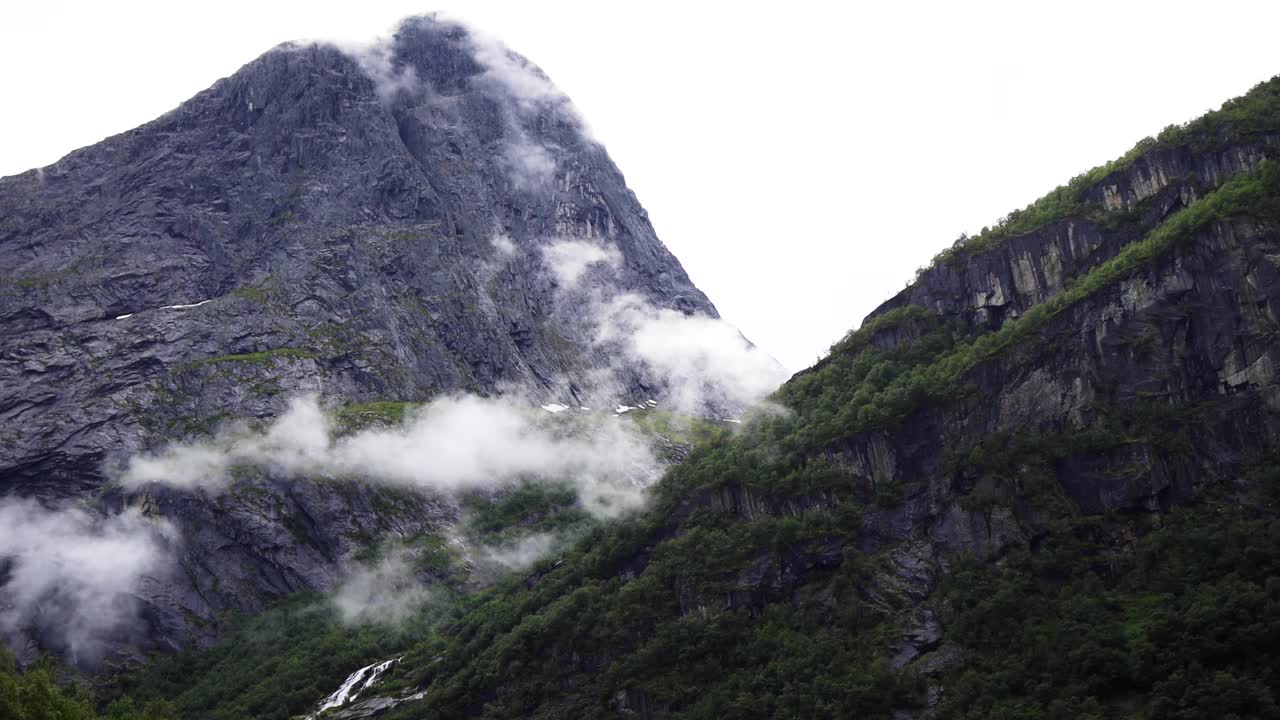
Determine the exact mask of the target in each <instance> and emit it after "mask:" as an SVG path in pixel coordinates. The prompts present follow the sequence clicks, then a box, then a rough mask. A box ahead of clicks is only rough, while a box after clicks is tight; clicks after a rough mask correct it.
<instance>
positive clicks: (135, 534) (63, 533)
mask: <svg viewBox="0 0 1280 720" xmlns="http://www.w3.org/2000/svg"><path fill="white" fill-rule="evenodd" d="M0 528H3V531H0V581H2V582H0V631H3V632H4V633H5V634H6V635H10V634H15V633H18V632H19V631H21V630H23V629H30V628H33V629H35V630H36V631H37V632H38V633H39V634H40V635H42V636H43V637H46V638H50V637H51V638H52V639H53V640H54V642H56V643H57V644H59V645H61V646H62V647H63V648H65V650H66V652H67V654H68V655H69V656H70V658H71V659H72V660H73V661H77V662H92V661H95V660H97V659H98V657H99V655H100V653H101V651H102V643H103V641H104V640H106V638H107V637H108V636H109V635H110V634H111V633H113V632H114V631H116V630H117V629H118V628H120V627H121V626H123V625H125V624H127V623H129V622H132V621H134V620H136V617H137V616H136V606H135V605H134V604H133V603H132V602H131V598H130V594H131V593H132V592H134V590H135V589H136V588H137V586H138V584H139V583H140V582H141V581H143V579H144V578H145V577H147V576H149V575H154V574H156V573H158V572H160V571H162V570H163V568H164V567H165V565H166V563H167V562H168V556H167V553H168V547H167V545H168V544H169V543H170V542H171V541H172V540H173V539H174V537H175V531H174V530H173V528H172V527H171V526H170V525H169V524H168V523H167V522H164V521H161V520H152V519H148V518H145V517H143V516H142V514H141V513H139V512H138V511H137V510H133V509H130V510H126V511H125V512H123V513H120V514H118V515H110V516H105V517H103V516H97V515H93V514H91V513H89V512H86V511H85V510H82V509H79V508H67V509H63V510H51V509H48V508H45V507H44V506H42V505H40V504H39V503H37V502H35V501H33V500H26V499H17V498H6V499H3V500H0Z"/></svg>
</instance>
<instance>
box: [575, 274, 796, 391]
mask: <svg viewBox="0 0 1280 720" xmlns="http://www.w3.org/2000/svg"><path fill="white" fill-rule="evenodd" d="M595 323H596V334H595V341H596V342H597V343H598V344H604V345H613V346H620V347H621V348H622V351H623V352H624V353H625V354H626V355H627V356H628V357H630V358H633V359H635V360H639V361H640V362H642V363H644V364H645V365H646V366H648V367H649V368H650V369H651V370H652V371H653V372H654V373H655V374H656V375H657V376H658V377H659V378H660V379H661V380H663V381H665V382H666V383H667V388H668V390H667V402H668V403H669V404H671V405H673V406H674V407H675V408H676V409H678V410H681V411H682V412H686V413H689V414H696V413H699V412H701V411H702V410H703V408H704V407H705V406H706V405H707V404H712V405H719V406H729V407H731V408H732V409H734V410H735V411H741V410H742V409H745V408H747V407H750V406H752V405H754V404H756V403H758V402H759V401H761V400H762V399H763V398H764V397H765V396H766V395H768V394H769V393H771V392H773V391H774V390H775V389H777V387H778V386H779V385H780V384H781V383H782V382H783V381H785V380H786V378H787V374H786V371H785V369H784V368H783V367H782V366H781V365H780V364H779V363H778V361H777V360H774V359H773V358H772V357H771V356H770V355H769V354H768V353H766V352H764V351H763V350H761V349H760V348H757V347H755V346H754V345H752V344H751V343H750V342H748V341H747V339H746V338H745V337H743V336H742V333H741V332H739V331H738V329H737V328H735V327H734V326H732V325H730V324H729V323H727V322H725V321H723V320H720V319H717V318H711V317H707V316H705V315H686V314H684V313H681V312H679V311H676V310H671V309H668V308H659V307H655V306H653V305H652V304H651V303H649V302H648V301H646V300H645V299H644V298H642V297H640V296H638V295H635V294H630V293H628V294H623V295H619V296H617V297H614V298H612V299H610V300H607V301H601V302H600V303H598V305H597V307H596V312H595Z"/></svg>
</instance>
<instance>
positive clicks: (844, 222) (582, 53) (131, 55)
mask: <svg viewBox="0 0 1280 720" xmlns="http://www.w3.org/2000/svg"><path fill="white" fill-rule="evenodd" d="M429 10H444V11H446V12H447V13H448V14H450V15H451V16H453V17H455V18H459V19H462V20H464V21H468V22H470V23H472V24H474V25H476V26H478V27H480V28H482V29H484V30H486V31H488V32H490V33H492V34H494V35H496V36H498V37H499V38H501V39H503V40H505V41H506V42H507V44H508V45H510V46H511V47H512V48H513V49H515V50H516V51H518V52H520V53H522V54H524V55H525V56H527V57H529V58H530V59H531V60H533V61H534V62H536V63H538V64H539V65H540V66H542V68H543V69H544V70H546V71H547V73H548V74H549V75H550V76H551V78H552V79H553V80H554V81H555V82H556V83H557V84H558V85H559V86H560V87H561V88H562V89H563V90H564V91H565V92H566V93H568V94H569V96H570V97H572V98H573V100H574V101H575V103H576V105H577V106H578V109H579V110H580V111H581V113H582V115H583V117H584V118H585V119H586V121H587V123H588V124H589V125H590V126H591V128H592V130H593V132H594V134H595V136H596V137H597V138H598V139H600V140H601V141H602V142H604V143H605V145H606V146H607V147H608V149H609V152H610V154H611V155H612V156H613V159H614V161H615V162H616V163H617V164H618V166H619V167H620V168H621V169H622V171H623V173H624V174H625V175H626V177H627V181H628V184H629V185H630V186H631V188H632V189H633V190H635V192H636V194H637V195H638V196H639V197H640V201H641V202H642V203H643V204H644V205H645V207H646V208H647V209H648V210H649V214H650V217H651V218H652V220H653V223H654V225H655V226H656V228H657V230H658V235H659V237H661V238H662V240H663V241H664V242H665V243H666V244H667V246H668V247H670V248H671V250H672V251H673V252H674V253H675V254H676V256H677V257H679V258H680V260H681V262H683V264H684V266H685V268H686V269H687V270H688V272H689V274H690V276H692V278H693V280H694V282H695V283H697V285H698V286H699V287H701V288H702V289H703V290H704V291H705V292H706V293H707V294H708V295H709V296H710V297H711V299H712V301H713V302H715V303H716V305H717V306H718V307H719V308H720V311H721V313H722V314H723V315H724V317H725V318H727V319H728V320H730V321H731V322H733V323H735V324H736V325H738V326H739V327H740V328H741V329H742V331H743V332H744V333H745V334H746V335H747V336H748V337H749V338H751V339H752V340H753V341H755V342H756V343H757V344H759V345H761V346H762V347H764V348H765V349H766V350H768V351H769V352H770V353H772V354H773V355H774V356H775V357H777V358H778V359H779V360H780V361H781V362H782V363H783V364H784V365H786V366H787V367H788V368H790V369H792V370H798V369H801V368H803V367H805V366H807V365H809V364H811V363H812V362H813V361H814V360H815V359H817V358H818V357H819V356H820V355H822V354H823V353H824V352H825V351H826V349H827V347H828V346H829V345H830V344H831V343H832V342H833V341H835V340H836V339H838V338H839V337H840V336H841V335H842V334H843V333H844V332H845V331H847V330H848V329H850V328H852V327H855V326H857V325H858V323H860V322H861V320H862V318H863V317H864V316H865V315H866V314H867V313H868V312H869V311H871V310H872V309H874V308H875V307H876V306H877V305H879V304H880V303H881V302H883V301H884V300H886V299H887V298H889V297H890V296H891V295H892V294H893V293H895V292H897V291H898V290H900V289H901V288H902V287H903V286H904V285H905V284H906V281H907V280H909V279H910V278H911V277H912V275H913V272H914V270H915V268H916V267H917V266H920V265H924V264H927V263H928V262H929V260H930V258H931V257H932V256H933V255H934V254H935V253H936V252H938V251H939V250H941V249H942V248H943V247H945V246H947V245H949V244H950V243H951V241H952V240H954V239H955V237H956V236H957V235H958V234H959V233H960V232H961V231H969V232H973V231H976V230H978V229H979V228H981V227H982V226H983V225H985V224H989V223H990V222H992V221H993V220H995V219H996V218H997V217H999V216H1001V215H1003V214H1004V213H1006V212H1007V211H1009V210H1010V209H1013V208H1016V207H1021V206H1023V205H1026V204H1027V203H1029V202H1031V201H1032V200H1034V199H1035V198H1036V197H1038V196H1040V195H1042V194H1044V193H1045V192H1046V191H1048V190H1050V189H1052V188H1053V187H1054V186H1055V185H1058V184H1061V183H1062V182H1065V181H1066V180H1067V179H1069V178H1070V177H1071V176H1072V175H1075V174H1077V173H1079V172H1082V171H1084V170H1086V169H1088V168H1089V167H1092V166H1094V165H1098V164H1100V163H1103V162H1105V161H1107V160H1109V159H1111V158H1113V157H1116V156H1118V155H1120V154H1122V153H1124V151H1125V150H1127V149H1128V148H1129V147H1130V146H1131V145H1132V144H1133V143H1134V142H1135V141H1137V140H1138V139H1139V138H1141V137H1143V136H1145V135H1152V134H1155V133H1156V132H1158V131H1159V130H1160V129H1161V128H1162V127H1164V126H1165V125H1168V124H1170V123H1173V122H1183V121H1186V120H1189V119H1191V118H1193V117H1195V116H1196V115H1199V114H1201V113H1202V112H1204V111H1205V110H1208V109H1211V108H1215V107H1217V106H1218V105H1219V104H1221V102H1222V101H1223V100H1225V99H1227V98H1230V97H1233V96H1236V95H1239V94H1241V93H1243V92H1245V91H1247V90H1248V89H1249V88H1250V87H1252V86H1253V85H1254V84H1256V83H1258V82H1260V81H1262V80H1265V79H1267V78H1269V77H1271V76H1272V75H1275V74H1280V44H1278V43H1277V42H1276V40H1275V37H1276V35H1275V33H1276V28H1277V27H1278V26H1280V23H1278V21H1280V2H1275V1H1274V0H1272V1H1271V2H1224V1H1218V2H1214V3H1206V2H1176V1H1171V0H1163V1H1161V2H1119V1H1118V0H1111V1H1110V2H1071V3H1065V2H1055V3H1037V2H1026V1H1024V2H1017V3H986V4H980V3H957V2H947V3H936V4H935V3H907V2H894V3H887V2H886V3H875V4H872V3H837V2H810V3H797V2H791V3H779V4H769V5H765V4H760V5H751V4H749V3H728V2H725V3H715V4H711V3H693V2H688V1H687V0H686V1H685V2H657V1H655V0H645V2H633V3H627V4H625V5H624V4H622V3H612V2H598V1H597V2H550V1H547V2H530V1H529V0H525V1H524V2H482V1H478V0H472V1H470V2H465V3H463V2H430V1H428V0H420V1H418V2H403V1H400V0H387V1H385V2H378V1H374V0H363V1H355V0H343V1H342V2H325V1H318V0H310V1H308V2H274V1H268V0H256V1H255V2H241V1H239V0H221V1H220V2H215V3H180V2H172V1H170V2H163V3H143V2H136V3H104V2H92V3H68V2H56V1H54V0H45V1H44V2H39V3H36V2H9V3H5V4H4V8H3V9H0V66H2V67H3V68H4V70H3V72H2V73H0V97H3V98H4V107H5V109H4V112H3V113H0V175H11V174H14V173H17V172H21V171H23V170H26V169H28V168H32V167H38V166H44V165H48V164H50V163H52V162H54V161H55V160H57V159H58V158H59V157H61V156H62V155H64V154H66V153H67V152H69V151H71V150H73V149H75V148H77V147H81V146H83V145H88V144H91V143H94V142H97V141H98V140H100V139H102V138H103V137H105V136H108V135H111V134H114V133H118V132H122V131H124V130H127V129H129V128H132V127H134V126H136V125H139V124H141V123H143V122H146V121H147V120H150V119H152V118H154V117H156V116H158V115H160V114H161V113H163V112H165V111H167V110H170V109H172V108H173V107H175V106H176V105H177V104H178V103H180V102H181V101H183V100H185V99H186V98H188V97H190V96H191V95H194V94H195V93H196V92H198V91H200V90H202V89H204V88H205V87H207V86H209V85H210V84H211V83H213V82H214V81H215V80H217V79H218V78H220V77H223V76H226V75H229V74H231V73H232V72H234V71H235V70H236V69H237V68H238V67H239V66H241V65H243V64H244V63H246V62H248V61H250V60H252V59H253V58H254V57H256V56H257V55H259V54H261V53H262V52H263V51H265V50H267V49H268V48H270V47H271V46H272V45H275V44H276V43H279V42H282V41H285V40H289V39H295V38H311V39H325V38H327V39H335V40H346V41H351V40H361V39H371V38H373V37H375V36H377V35H379V34H385V33H386V31H387V30H388V29H389V28H390V27H391V26H392V25H393V24H394V23H395V21H396V20H397V19H398V18H399V17H401V16H404V15H409V14H415V13H420V12H425V11H429Z"/></svg>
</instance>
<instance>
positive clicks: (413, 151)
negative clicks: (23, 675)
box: [0, 18, 716, 643]
mask: <svg viewBox="0 0 1280 720" xmlns="http://www.w3.org/2000/svg"><path fill="white" fill-rule="evenodd" d="M0 268H3V270H0V493H3V494H13V495H18V496H25V497H36V498H39V499H41V500H43V501H46V502H53V503H65V502H70V501H73V500H75V499H77V498H82V497H86V496H89V497H98V496H101V497H102V498H103V502H104V503H105V504H106V505H115V506H119V505H121V504H130V505H140V506H142V507H143V508H144V509H145V510H146V511H147V512H149V513H154V514H158V515H162V516H165V517H169V518H173V519H175V520H176V521H177V522H178V523H179V524H180V525H181V526H183V527H184V528H186V529H188V530H189V532H186V533H184V536H185V538H186V539H185V541H184V547H183V553H184V557H183V561H182V565H183V569H184V571H185V572H184V573H182V579H181V580H179V581H176V583H175V582H170V581H164V582H160V581H157V582H158V583H159V584H158V586H157V587H154V588H151V589H150V590H149V591H147V592H144V597H142V598H141V602H142V603H143V604H144V605H148V606H150V612H149V613H148V617H149V618H150V619H151V620H152V625H153V627H152V631H153V632H152V637H153V639H154V638H160V639H161V640H162V641H164V642H177V643H181V642H185V641H186V640H187V639H189V638H190V636H192V635H193V634H201V633H203V634H204V635H208V633H207V632H204V631H201V630H200V629H199V628H200V627H203V625H202V624H201V623H202V622H203V621H204V620H207V619H209V618H211V617H213V616H214V614H216V613H217V612H218V611H220V610H222V609H226V608H249V609H251V608H253V607H255V606H257V605H258V604H259V603H260V598H261V597H263V596H268V597H269V596H278V595H283V594H286V593H289V592H293V591H297V590H300V589H308V588H319V589H324V588H327V587H329V586H330V585H331V584H332V582H333V578H334V577H335V572H336V568H337V565H338V560H339V559H340V558H341V557H343V556H344V554H346V553H349V552H350V551H351V549H352V548H353V547H355V543H354V541H351V540H349V538H350V537H352V536H354V534H359V533H371V534H375V535H376V534H378V533H384V532H396V533H410V534H411V533H412V532H414V531H417V530H420V529H421V528H422V527H424V526H429V525H430V524H431V523H433V522H436V521H442V520H445V519H447V518H448V517H449V516H450V514H451V513H452V512H453V511H452V509H451V508H449V507H446V506H444V505H441V504H440V503H439V502H438V501H436V500H434V499H430V498H420V497H419V498H415V499H413V500H412V501H411V502H410V507H409V508H408V509H409V510H412V511H411V512H406V513H404V514H403V517H397V516H395V515H394V514H391V515H389V514H387V513H378V512H374V510H373V505H374V504H376V503H375V500H376V498H373V499H371V498H370V492H371V491H370V490H369V489H367V488H361V487H352V488H347V489H346V490H344V491H343V492H336V491H334V490H333V489H332V488H326V487H321V486H319V485H315V484H313V483H312V484H309V483H307V482H301V483H294V484H290V485H289V486H288V487H287V488H286V487H284V486H281V487H266V488H264V490H265V497H266V499H263V498H261V497H259V496H258V495H257V494H241V496H239V497H236V496H234V495H235V494H234V493H233V494H232V495H228V496H223V497H220V498H214V499H209V498H192V497H189V496H182V495H177V494H172V493H170V494H158V495H155V496H149V497H146V498H142V499H140V498H138V497H136V496H132V495H124V494H122V493H121V492H120V491H119V490H115V489H111V488H110V487H109V486H108V485H107V484H106V483H107V479H108V477H110V475H111V473H110V468H111V467H112V465H113V463H116V462H118V461H119V459H120V458H123V457H126V456H128V455H129V454H131V453H134V452H137V451H139V450H140V449H143V448H147V447H154V446H156V445H158V444H160V443H162V442H165V441H168V440H173V439H178V438H184V437H191V436H196V435H200V434H202V433H207V432H209V431H210V430H212V429H213V428H215V427H217V426H218V425H219V424H220V423H222V422H224V421H226V420H229V419H248V420H255V419H264V418H269V417H272V416H274V415H276V414H278V413H279V412H280V411H281V409H282V408H283V406H284V403H285V401H286V400H287V399H288V398H290V397H293V396H297V395H300V394H305V393H318V394H320V395H322V396H323V397H324V398H325V399H326V401H327V402H329V403H331V404H336V405H341V404H349V403H363V402H371V401H423V400H427V399H430V398H432V397H434V396H436V395H438V394H440V393H443V392H449V391H457V390H465V391H471V392H476V393H480V394H491V393H495V392H499V391H500V390H501V389H502V388H503V387H505V386H508V385H519V386H521V387H522V388H532V389H533V393H534V394H535V395H537V394H544V395H545V397H546V398H547V399H548V400H551V399H555V400H564V401H566V402H572V403H573V404H574V405H578V404H584V403H588V402H591V401H592V400H593V399H598V398H602V397H604V396H605V395H606V394H610V393H612V394H615V395H616V394H617V393H619V392H620V393H622V394H624V395H626V394H630V395H631V396H638V397H655V396H660V395H661V391H662V381H661V379H660V378H657V379H656V378H654V377H652V376H651V375H650V374H649V373H647V372H646V370H645V369H644V368H642V367H624V368H619V367H617V365H618V361H617V359H616V358H614V357H612V356H611V354H610V353H608V352H607V350H606V349H605V348H603V347H601V346H600V345H599V344H598V343H595V342H593V341H592V336H591V327H590V322H591V320H592V318H590V317H586V316H585V315H586V314H587V313H588V311H587V310H586V309H584V308H586V307H587V305H586V304H584V303H580V302H574V301H573V300H574V298H575V297H586V296H589V295H590V293H591V292H592V290H593V288H594V287H596V286H597V285H600V284H602V283H607V284H608V285H609V287H610V288H611V291H612V292H615V293H631V294H634V295H636V296H639V297H640V298H643V299H644V300H645V301H647V302H648V303H649V304H651V305H653V306H654V307H656V308H668V309H673V310H677V311H679V312H682V313H686V314H694V313H697V314H702V315H706V316H710V317H715V316H716V310H715V308H714V307H713V306H712V305H711V303H710V302H709V301H708V300H707V298H706V297H705V296H704V295H703V294H702V293H701V292H700V291H699V290H698V289H697V288H696V287H694V286H693V284H692V283H691V282H690V281H689V278H688V277H687V276H686V274H685V272H684V270H683V269H682V268H681V266H680V264H679V262H677V261H676V259H675V258H674V257H673V256H672V255H671V253H670V252H668V251H667V249H666V248H665V247H664V246H663V245H662V243H661V242H659V241H658V239H657V237H656V236H655V235H654V231H653V228H652V226H651V225H650V223H649V220H648V217H647V215H646V213H645V211H644V209H643V208H642V207H641V206H640V204H639V202H638V201H637V200H636V197H635V196H634V195H633V194H632V193H631V191H630V190H628V189H627V187H626V184H625V182H624V180H623V177H622V175H621V173H620V172H619V171H618V169H617V168H616V167H615V166H614V165H613V163H612V162H611V161H610V159H609V157H608V155H607V154H606V152H605V150H604V148H603V147H602V146H601V145H600V144H599V143H597V142H596V141H595V140H593V139H592V138H591V137H590V136H589V135H588V134H587V133H586V132H585V131H584V128H583V126H582V124H581V123H580V122H579V120H578V119H577V117H576V115H575V114H574V111H573V109H572V107H571V106H570V104H569V102H568V100H567V99H566V98H565V97H564V96H563V95H561V94H560V93H559V92H558V91H557V90H556V89H555V88H554V86H553V85H551V83H550V82H549V81H548V79H547V78H546V77H545V76H544V75H543V74H542V73H541V71H540V70H538V69H537V68H535V67H533V66H532V65H530V64H529V63H528V62H527V61H525V60H524V59H523V58H520V57H519V56H516V55H514V54H512V53H510V52H509V51H507V50H506V49H504V48H502V47H499V46H497V45H494V44H492V43H488V42H486V41H483V40H481V39H478V38H476V37H473V36H472V35H471V34H469V33H468V31H466V30H465V29H464V28H462V27H460V26H457V25H453V24H449V23H445V22H441V21H437V20H434V19H431V18H422V19H416V20H410V21H406V22H405V23H404V24H403V25H402V26H401V27H400V29H399V31H398V32H397V33H396V34H395V36H394V38H393V39H392V40H391V41H390V42H388V43H386V44H383V45H381V46H377V47H373V48H363V49H360V50H349V49H340V48H337V47H334V46H330V45H324V44H312V45H283V46H280V47H278V48H276V49H274V50H271V51H270V52H268V53H266V54H265V55H263V56H262V57H260V58H258V59H257V60H254V61H253V62H251V63H249V64H248V65H246V66H244V67H243V68H241V69H240V70H239V71H238V72H236V73H235V74H234V75H232V76H230V77H228V78H225V79H223V80H220V81H218V82H217V83H215V84H214V85H213V86H212V87H210V88H209V89H208V90H206V91H204V92H202V93H200V94H199V95H197V96H195V97H194V98H192V99H190V100H189V101H187V102H185V103H183V104H182V105H181V106H179V107H178V108H177V109H175V110H173V111H172V112H170V113H168V114H166V115H164V116H163V117H160V118H158V119H157V120H155V121H153V122H150V123H148V124H146V125H144V126H142V127H139V128H137V129H135V130H131V131H129V132H126V133H123V134H121V135H117V136H115V137H111V138H108V139H106V140H104V141H102V142H101V143H99V144H97V145H94V146H91V147H87V148H83V149H81V150H78V151H76V152H73V153H71V154H70V155H68V156H66V157H65V158H63V159H61V160H59V161H58V162H56V163H54V164H53V165H51V166H48V167H45V168H41V169H38V170H32V171H29V172H26V173H23V174H21V175H17V176H13V177H8V178H4V179H0ZM605 368H612V369H613V370H614V372H611V373H610V374H609V377H611V378H618V377H621V378H623V381H622V384H623V387H621V388H618V387H606V386H604V385H603V384H602V381H601V377H602V376H601V373H600V372H599V371H600V370H602V369H605ZM601 402H604V400H601ZM348 530H350V531H352V532H351V533H348V532H347V531H348ZM355 531H359V533H356V532H355ZM193 619H194V620H193ZM195 621H199V622H195ZM134 640H136V638H135V639H134ZM131 641H132V640H131Z"/></svg>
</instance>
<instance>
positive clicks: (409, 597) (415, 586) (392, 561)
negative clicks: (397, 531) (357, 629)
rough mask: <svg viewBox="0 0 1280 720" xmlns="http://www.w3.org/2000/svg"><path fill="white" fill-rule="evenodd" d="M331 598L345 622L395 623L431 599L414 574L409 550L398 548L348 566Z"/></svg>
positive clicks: (404, 618)
mask: <svg viewBox="0 0 1280 720" xmlns="http://www.w3.org/2000/svg"><path fill="white" fill-rule="evenodd" d="M331 599H332V602H333V606H334V608H336V609H337V611H338V616H339V617H340V618H341V619H342V621H343V622H345V623H348V624H353V623H360V622H377V623H385V624H395V623H400V622H403V621H405V620H406V619H408V618H409V617H410V616H411V615H412V614H413V613H414V612H415V611H417V610H418V609H419V608H421V607H422V606H423V605H424V604H426V603H427V602H430V600H431V591H430V590H429V589H428V588H427V587H426V586H425V585H423V584H422V583H421V582H419V581H418V579H417V577H415V575H414V572H413V566H412V561H411V558H410V556H409V552H408V551H407V550H404V549H403V548H398V549H396V550H394V551H392V552H390V553H388V554H387V556H386V557H383V558H382V559H380V560H378V561H377V562H376V563H373V564H372V565H361V566H357V567H356V568H354V569H353V570H351V571H350V572H349V573H348V574H347V576H346V578H345V579H344V580H343V581H342V583H341V584H340V585H339V586H338V588H337V590H335V591H334V593H333V597H332V598H331Z"/></svg>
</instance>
